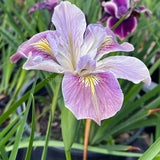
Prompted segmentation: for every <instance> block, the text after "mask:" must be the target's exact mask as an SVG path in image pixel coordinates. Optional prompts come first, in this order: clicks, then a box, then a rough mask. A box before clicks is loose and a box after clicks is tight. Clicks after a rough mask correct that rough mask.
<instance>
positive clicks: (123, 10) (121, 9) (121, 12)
mask: <svg viewBox="0 0 160 160" xmlns="http://www.w3.org/2000/svg"><path fill="white" fill-rule="evenodd" d="M127 12H128V9H127V7H125V6H120V7H119V8H118V16H119V17H123V16H124V15H125V14H126V13H127Z"/></svg>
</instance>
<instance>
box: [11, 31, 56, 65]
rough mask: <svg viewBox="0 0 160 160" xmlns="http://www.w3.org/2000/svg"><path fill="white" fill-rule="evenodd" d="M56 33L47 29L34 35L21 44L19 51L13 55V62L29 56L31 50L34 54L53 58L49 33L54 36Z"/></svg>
mask: <svg viewBox="0 0 160 160" xmlns="http://www.w3.org/2000/svg"><path fill="white" fill-rule="evenodd" d="M54 34H55V32H54V31H45V32H41V33H38V34H36V35H34V36H33V37H32V38H31V39H29V40H28V41H26V42H24V43H22V44H21V45H20V46H19V48H18V50H17V52H16V53H15V54H13V55H12V56H11V58H10V60H11V62H13V63H16V62H17V61H18V60H19V59H20V58H22V57H26V58H27V57H28V55H29V53H30V52H32V56H37V55H41V56H43V57H48V58H50V59H53V58H54V53H53V51H52V50H51V47H50V44H49V43H48V40H47V35H52V36H53V37H54ZM38 44H39V45H38Z"/></svg>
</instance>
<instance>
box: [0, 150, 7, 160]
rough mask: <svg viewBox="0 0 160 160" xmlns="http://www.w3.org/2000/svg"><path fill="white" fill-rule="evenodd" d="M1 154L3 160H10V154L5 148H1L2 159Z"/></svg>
mask: <svg viewBox="0 0 160 160" xmlns="http://www.w3.org/2000/svg"><path fill="white" fill-rule="evenodd" d="M1 156H2V160H8V155H7V152H6V151H5V149H4V148H1V149H0V159H1Z"/></svg>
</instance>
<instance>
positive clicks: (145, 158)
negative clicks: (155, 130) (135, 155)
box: [139, 137, 160, 160]
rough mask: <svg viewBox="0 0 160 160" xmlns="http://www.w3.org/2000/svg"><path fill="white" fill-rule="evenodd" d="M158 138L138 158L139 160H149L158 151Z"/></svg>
mask: <svg viewBox="0 0 160 160" xmlns="http://www.w3.org/2000/svg"><path fill="white" fill-rule="evenodd" d="M159 146H160V137H159V138H158V139H157V140H156V141H155V142H154V143H153V144H152V145H151V146H150V147H149V149H148V150H147V151H146V152H145V153H144V154H143V155H142V156H141V157H140V158H139V160H151V159H153V158H154V157H155V156H156V155H157V154H158V152H159V151H160V148H159Z"/></svg>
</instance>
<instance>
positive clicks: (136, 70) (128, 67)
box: [97, 56, 151, 85]
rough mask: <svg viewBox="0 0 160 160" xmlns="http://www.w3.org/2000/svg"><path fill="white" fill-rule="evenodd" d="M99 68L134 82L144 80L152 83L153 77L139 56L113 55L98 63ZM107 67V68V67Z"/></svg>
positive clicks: (148, 83)
mask: <svg viewBox="0 0 160 160" xmlns="http://www.w3.org/2000/svg"><path fill="white" fill-rule="evenodd" d="M97 65H98V68H99V70H100V68H102V69H103V70H104V71H110V72H112V73H113V74H114V75H115V77H116V78H122V79H127V80H129V81H132V82H133V83H139V82H141V81H143V82H144V83H146V84H147V85H150V83H151V78H150V74H149V71H148V69H147V67H146V65H145V64H144V63H143V62H142V61H140V60H139V59H138V58H135V57H130V56H111V57H108V58H105V59H104V60H102V61H101V62H99V63H97ZM105 68H106V69H105Z"/></svg>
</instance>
